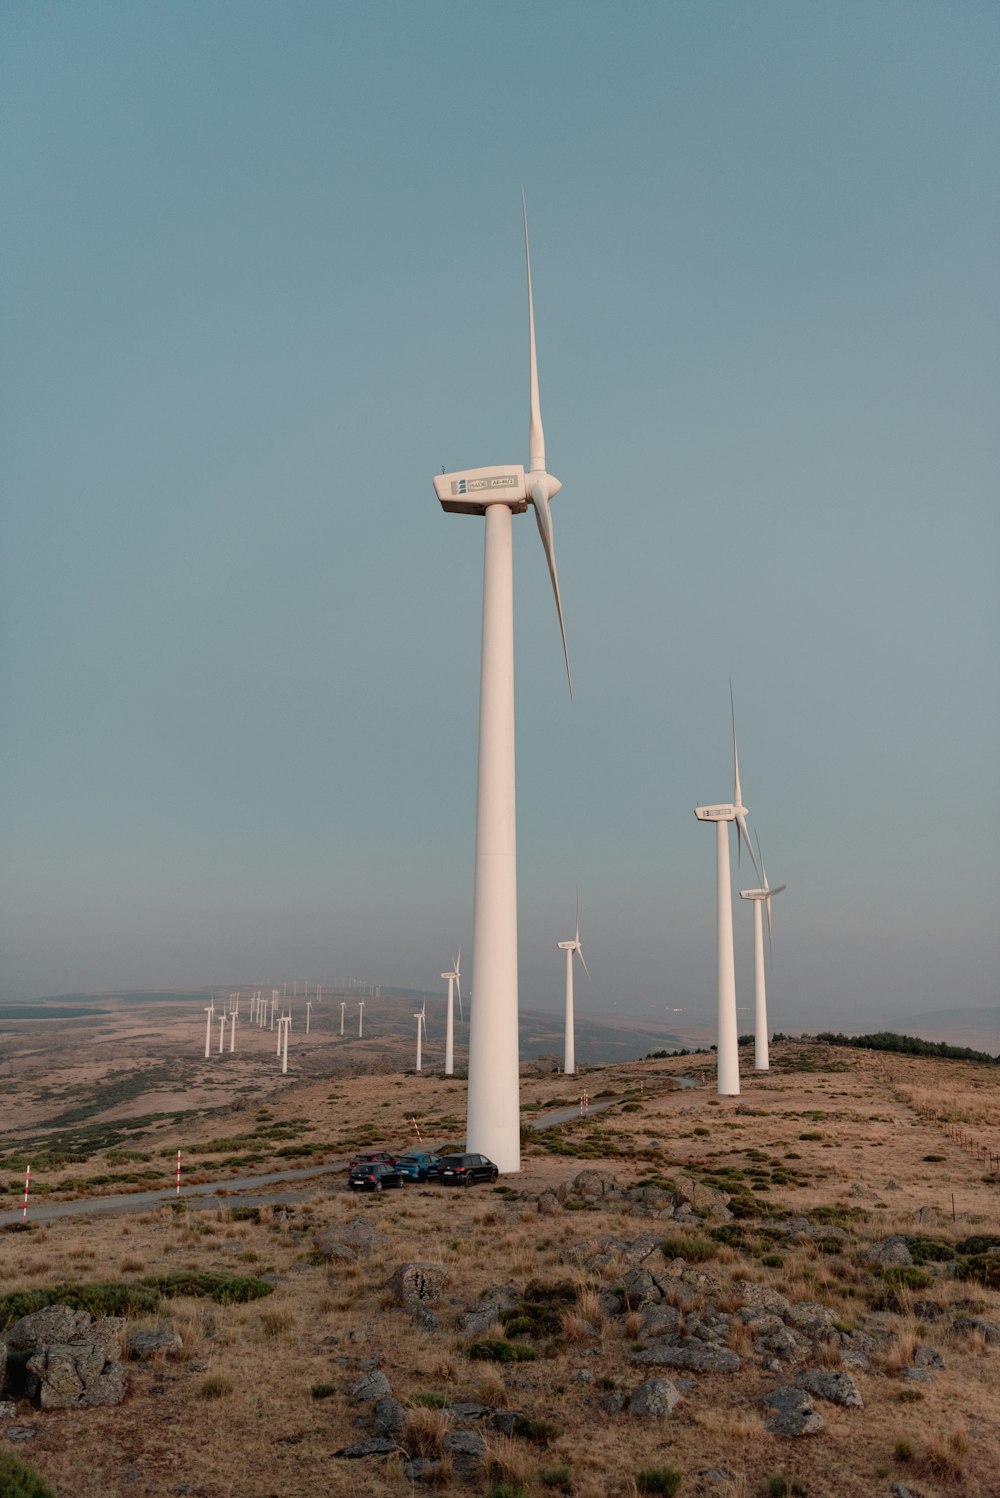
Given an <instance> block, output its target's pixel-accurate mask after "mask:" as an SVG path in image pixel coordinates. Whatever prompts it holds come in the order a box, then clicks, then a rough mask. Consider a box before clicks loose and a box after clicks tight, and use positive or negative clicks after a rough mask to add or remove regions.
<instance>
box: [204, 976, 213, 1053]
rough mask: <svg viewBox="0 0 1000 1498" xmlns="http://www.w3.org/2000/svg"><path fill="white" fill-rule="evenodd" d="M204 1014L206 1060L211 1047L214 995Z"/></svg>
mask: <svg viewBox="0 0 1000 1498" xmlns="http://www.w3.org/2000/svg"><path fill="white" fill-rule="evenodd" d="M205 1013H206V1014H207V1015H208V1019H207V1020H206V1022H205V1059H206V1060H207V1059H208V1056H209V1053H210V1051H211V1047H212V1021H213V1019H214V1018H215V993H214V991H213V993H212V1002H211V1004H206V1006H205Z"/></svg>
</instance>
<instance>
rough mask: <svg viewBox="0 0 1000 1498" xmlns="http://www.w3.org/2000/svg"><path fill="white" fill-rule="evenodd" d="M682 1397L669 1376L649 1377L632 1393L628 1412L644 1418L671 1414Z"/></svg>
mask: <svg viewBox="0 0 1000 1498" xmlns="http://www.w3.org/2000/svg"><path fill="white" fill-rule="evenodd" d="M680 1397H681V1395H680V1390H679V1389H678V1388H677V1385H676V1384H672V1383H671V1382H670V1380H669V1378H648V1379H647V1380H646V1382H645V1383H643V1384H640V1385H639V1387H638V1388H637V1389H636V1390H634V1392H633V1393H632V1395H631V1397H630V1399H629V1401H628V1412H629V1414H630V1415H641V1416H642V1417H643V1418H649V1417H652V1416H663V1415H669V1414H671V1413H672V1412H673V1408H674V1405H675V1404H676V1403H677V1401H678V1399H680Z"/></svg>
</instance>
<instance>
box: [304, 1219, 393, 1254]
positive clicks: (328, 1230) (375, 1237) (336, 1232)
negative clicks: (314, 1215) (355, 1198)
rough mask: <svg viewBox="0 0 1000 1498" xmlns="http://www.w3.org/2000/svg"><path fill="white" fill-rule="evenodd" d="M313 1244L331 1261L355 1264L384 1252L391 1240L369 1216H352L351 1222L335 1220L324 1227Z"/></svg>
mask: <svg viewBox="0 0 1000 1498" xmlns="http://www.w3.org/2000/svg"><path fill="white" fill-rule="evenodd" d="M313 1244H314V1245H315V1247H316V1248H318V1249H319V1251H320V1253H321V1254H323V1255H324V1256H325V1257H326V1258H327V1259H329V1260H330V1261H331V1262H333V1263H337V1262H340V1263H344V1264H353V1263H356V1262H357V1261H358V1260H359V1259H370V1258H371V1257H372V1255H373V1254H380V1253H382V1252H383V1251H384V1250H385V1249H387V1248H388V1247H389V1240H388V1238H387V1237H386V1235H385V1233H383V1232H382V1230H381V1228H378V1227H376V1226H375V1224H374V1223H373V1222H369V1220H368V1218H367V1217H352V1218H351V1219H350V1221H349V1222H334V1223H331V1224H330V1225H329V1227H325V1228H323V1229H322V1230H321V1231H320V1232H318V1233H317V1234H316V1235H315V1237H314V1238H313Z"/></svg>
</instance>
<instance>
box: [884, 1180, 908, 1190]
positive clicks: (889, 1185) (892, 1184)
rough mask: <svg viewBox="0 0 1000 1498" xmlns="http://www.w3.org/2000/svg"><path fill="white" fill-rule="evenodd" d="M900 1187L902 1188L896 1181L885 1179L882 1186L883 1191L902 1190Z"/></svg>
mask: <svg viewBox="0 0 1000 1498" xmlns="http://www.w3.org/2000/svg"><path fill="white" fill-rule="evenodd" d="M902 1189H903V1188H902V1186H901V1185H900V1184H899V1182H898V1181H886V1183H885V1185H884V1186H883V1187H882V1190H883V1191H902Z"/></svg>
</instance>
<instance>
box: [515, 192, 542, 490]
mask: <svg viewBox="0 0 1000 1498" xmlns="http://www.w3.org/2000/svg"><path fill="white" fill-rule="evenodd" d="M521 213H522V216H523V218H524V261H525V265H526V266H527V268H528V353H529V357H530V362H531V376H530V380H531V388H530V415H529V418H528V468H529V470H530V471H531V472H532V473H544V472H545V433H544V432H543V430H542V411H541V406H540V405H539V402H538V360H537V358H536V355H535V304H534V299H533V297H532V294H531V251H530V250H529V248H528V207H527V204H526V202H525V199H524V188H523V187H522V188H521Z"/></svg>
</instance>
